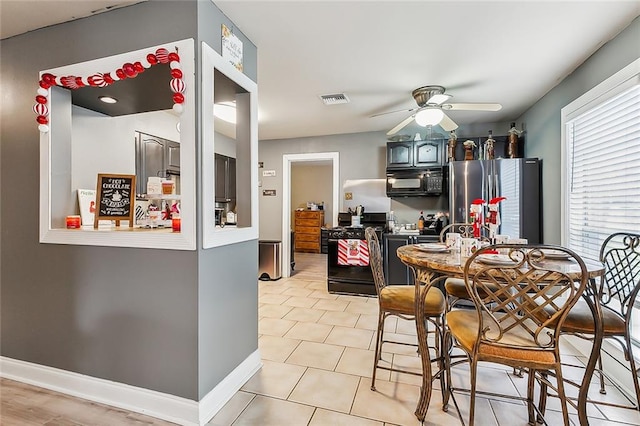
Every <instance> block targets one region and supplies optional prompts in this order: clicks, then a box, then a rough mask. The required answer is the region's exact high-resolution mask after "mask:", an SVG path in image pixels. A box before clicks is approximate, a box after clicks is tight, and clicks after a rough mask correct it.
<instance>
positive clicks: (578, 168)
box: [566, 84, 640, 260]
mask: <svg viewBox="0 0 640 426" xmlns="http://www.w3.org/2000/svg"><path fill="white" fill-rule="evenodd" d="M566 126H567V127H566V137H567V142H568V145H567V148H568V158H567V160H568V161H567V162H568V170H567V171H568V179H569V180H568V196H569V200H568V210H567V213H568V214H567V219H568V229H569V235H568V246H569V247H570V248H571V249H573V250H575V251H576V252H578V253H579V254H580V255H581V256H583V257H585V258H587V259H594V260H595V259H598V255H599V252H600V245H601V244H602V242H603V241H604V239H605V238H606V237H607V236H608V235H610V234H611V233H613V232H617V231H631V232H640V84H635V85H634V86H632V87H631V88H629V89H627V90H625V91H623V92H622V93H619V94H617V95H615V96H613V97H611V98H609V99H606V100H604V101H603V102H601V103H600V104H599V105H597V106H595V107H593V108H591V109H589V110H588V111H585V112H583V113H581V114H580V115H578V116H576V117H574V118H573V119H571V120H570V121H568V122H567V124H566Z"/></svg>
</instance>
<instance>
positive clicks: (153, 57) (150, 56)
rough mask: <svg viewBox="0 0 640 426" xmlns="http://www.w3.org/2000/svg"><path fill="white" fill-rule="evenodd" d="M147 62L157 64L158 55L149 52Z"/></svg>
mask: <svg viewBox="0 0 640 426" xmlns="http://www.w3.org/2000/svg"><path fill="white" fill-rule="evenodd" d="M147 62H149V63H150V64H151V65H155V64H157V63H158V58H156V55H154V54H153V53H149V54H148V55H147Z"/></svg>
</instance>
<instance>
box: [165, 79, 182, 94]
mask: <svg viewBox="0 0 640 426" xmlns="http://www.w3.org/2000/svg"><path fill="white" fill-rule="evenodd" d="M169 87H171V91H172V92H174V93H184V89H185V85H184V81H182V80H180V79H179V78H174V79H172V80H171V82H170V83H169Z"/></svg>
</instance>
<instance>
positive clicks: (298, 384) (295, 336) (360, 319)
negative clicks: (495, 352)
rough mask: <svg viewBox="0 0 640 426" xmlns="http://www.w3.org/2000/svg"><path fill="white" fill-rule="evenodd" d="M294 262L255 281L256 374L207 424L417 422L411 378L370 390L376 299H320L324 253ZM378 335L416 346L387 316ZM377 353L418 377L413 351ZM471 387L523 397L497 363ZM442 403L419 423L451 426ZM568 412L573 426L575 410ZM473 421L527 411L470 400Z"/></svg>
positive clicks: (521, 418)
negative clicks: (289, 270)
mask: <svg viewBox="0 0 640 426" xmlns="http://www.w3.org/2000/svg"><path fill="white" fill-rule="evenodd" d="M295 259H296V268H295V269H296V270H295V271H294V274H293V275H292V276H291V277H290V278H286V279H284V278H283V279H280V280H278V281H259V282H258V286H259V308H258V316H259V326H258V332H259V340H258V346H259V348H260V353H261V355H262V359H263V367H262V369H261V370H260V371H259V372H258V373H256V374H255V376H254V377H252V378H251V379H250V380H249V381H248V382H247V383H246V384H245V385H244V386H243V387H242V389H241V390H240V391H239V392H237V394H236V395H235V396H234V397H233V398H232V399H231V400H230V401H229V403H228V404H227V405H225V406H224V407H223V409H222V410H221V411H220V412H219V413H218V414H217V415H216V416H215V417H214V418H213V419H212V420H211V422H210V423H209V424H211V425H219V426H223V425H232V426H242V425H261V426H262V425H278V426H280V425H287V426H294V425H309V426H318V425H323V426H324V425H349V426H351V425H356V426H358V425H363V426H364V425H367V426H374V425H378V426H383V425H385V426H391V425H418V424H420V423H419V422H418V420H417V419H416V417H415V416H414V414H413V413H414V411H415V407H416V403H417V400H418V396H419V392H420V388H419V384H420V378H419V377H417V376H413V375H409V374H398V373H393V374H391V373H390V372H388V371H385V370H378V373H377V378H376V388H377V390H376V391H375V392H374V391H371V389H370V385H371V368H372V363H373V349H374V345H375V338H374V335H375V330H376V322H377V313H378V301H377V299H376V298H374V297H360V296H347V295H337V294H330V293H328V292H327V284H326V255H322V254H305V253H296V255H295ZM387 333H389V334H387ZM385 334H387V336H389V337H392V338H393V339H394V340H396V339H397V340H400V341H406V342H415V340H416V337H415V323H414V322H413V321H404V320H401V319H396V318H390V319H389V320H388V322H387V324H386V325H385ZM385 351H386V353H385V354H384V357H383V358H384V359H385V360H386V361H388V362H389V363H390V364H393V365H396V366H403V367H404V368H405V369H412V370H415V371H421V368H420V360H419V358H418V355H417V353H416V351H415V349H413V348H411V347H407V346H402V345H392V344H387V345H385ZM564 352H565V353H566V356H567V358H568V357H571V356H572V353H571V352H570V351H569V348H567V349H566V350H565V351H564ZM574 358H575V357H574ZM575 361H578V359H577V358H576V359H575ZM574 374H580V373H579V372H574ZM468 377H469V376H468V373H467V370H466V368H464V367H461V368H458V369H456V370H455V371H454V377H453V380H454V381H455V384H456V385H457V386H461V387H468V385H467V383H468V380H469V378H468ZM578 377H579V376H578ZM478 389H479V390H485V391H494V392H495V391H496V390H498V391H499V392H504V393H506V394H510V395H516V396H518V395H524V393H525V392H526V379H524V378H518V377H515V376H513V375H512V374H511V370H510V369H508V368H505V367H503V366H498V365H494V364H490V365H487V364H483V366H482V367H480V380H479V387H478ZM595 395H598V393H597V391H596V392H595ZM606 398H607V399H608V400H618V401H619V400H621V398H622V397H621V396H620V395H616V393H615V389H612V390H611V391H609V394H608V395H607V396H606ZM457 400H458V403H459V405H460V409H461V411H462V414H463V416H464V418H465V419H466V416H467V415H468V398H467V397H465V396H464V395H460V396H458V397H457ZM441 401H442V395H441V393H440V392H439V390H435V389H434V392H433V396H432V398H431V404H430V406H429V411H428V414H427V418H426V421H425V425H449V424H460V421H459V419H458V416H457V413H456V410H455V408H453V406H452V405H451V406H450V409H449V411H448V412H446V413H445V412H443V411H442V409H441V406H440V405H441ZM559 410H560V405H559V403H558V401H557V399H551V400H550V402H549V410H548V413H547V421H548V423H549V424H550V425H557V424H562V417H561V414H560V412H559ZM570 413H571V421H572V422H573V424H575V425H577V424H578V418H577V415H576V414H575V410H572V409H570ZM588 414H589V416H590V419H589V420H590V424H591V425H594V426H595V425H598V426H605V425H607V426H608V425H614V424H615V425H620V424H623V425H627V424H634V425H640V412H638V411H634V410H625V409H620V408H610V407H603V406H598V407H596V406H592V405H591V406H589V411H588ZM476 424H478V425H509V426H512V425H526V424H527V410H526V406H524V405H523V404H521V403H519V402H517V401H513V400H509V399H504V398H492V399H488V398H479V399H478V400H477V405H476Z"/></svg>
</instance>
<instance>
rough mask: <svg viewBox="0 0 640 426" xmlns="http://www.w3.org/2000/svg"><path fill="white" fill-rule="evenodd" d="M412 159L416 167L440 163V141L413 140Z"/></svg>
mask: <svg viewBox="0 0 640 426" xmlns="http://www.w3.org/2000/svg"><path fill="white" fill-rule="evenodd" d="M414 159H415V161H414V165H415V166H417V167H421V166H437V165H440V164H442V141H441V140H437V141H417V142H414Z"/></svg>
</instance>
